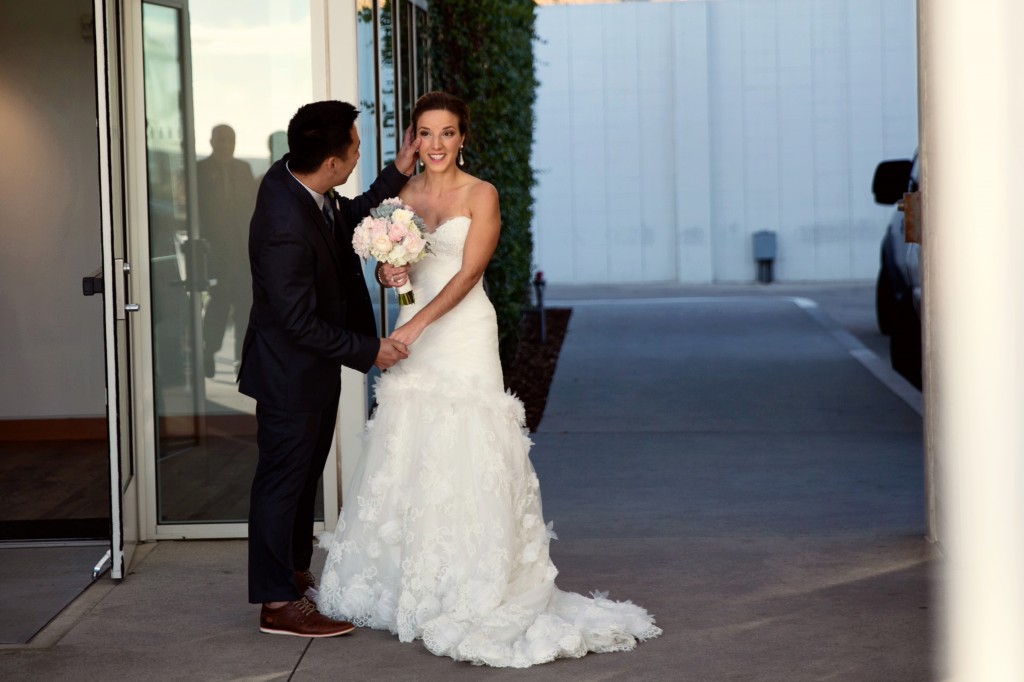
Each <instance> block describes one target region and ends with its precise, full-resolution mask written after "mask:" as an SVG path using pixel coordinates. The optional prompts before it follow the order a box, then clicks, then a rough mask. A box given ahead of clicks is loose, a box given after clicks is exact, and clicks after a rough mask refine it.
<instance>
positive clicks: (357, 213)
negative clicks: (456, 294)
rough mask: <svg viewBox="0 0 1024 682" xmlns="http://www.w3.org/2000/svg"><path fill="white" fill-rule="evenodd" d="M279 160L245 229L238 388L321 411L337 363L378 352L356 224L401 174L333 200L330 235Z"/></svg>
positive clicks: (391, 172)
mask: <svg viewBox="0 0 1024 682" xmlns="http://www.w3.org/2000/svg"><path fill="white" fill-rule="evenodd" d="M287 160H288V157H287V156H285V157H284V158H283V159H281V160H280V161H278V162H277V163H275V164H274V165H273V166H271V167H270V170H269V171H267V174H266V175H265V176H264V178H263V181H262V182H261V183H260V188H259V193H258V194H257V197H256V210H255V212H254V213H253V217H252V222H251V223H250V226H249V264H250V268H251V270H252V293H253V301H252V309H251V311H250V313H249V327H248V329H247V330H246V332H245V341H244V343H243V346H242V364H241V368H240V369H239V373H238V381H239V391H241V392H242V393H244V394H245V395H248V396H251V397H253V398H255V399H256V400H257V401H258V402H260V403H264V404H267V405H269V406H272V407H275V408H278V409H284V410H296V411H314V410H322V409H325V408H326V407H327V406H328V405H329V404H330V403H331V401H333V400H334V399H335V398H336V396H337V392H338V387H339V382H340V365H345V366H348V367H351V368H353V369H356V370H359V371H360V372H368V371H369V370H370V368H371V367H372V366H373V361H374V360H375V359H376V357H377V352H378V350H379V349H380V340H379V339H378V338H377V335H376V324H375V323H374V318H373V308H372V306H371V304H370V294H369V292H368V291H367V289H366V283H365V281H364V280H363V271H362V264H361V262H360V260H359V257H358V256H357V255H356V254H355V253H354V252H353V251H352V246H351V243H352V228H353V227H354V226H355V225H356V224H357V223H358V222H359V221H360V220H361V219H362V218H364V217H365V216H366V215H368V214H369V212H370V209H371V208H373V207H375V206H377V205H378V204H380V202H381V201H383V200H384V199H387V198H389V197H393V196H397V194H398V191H399V190H400V189H401V188H402V186H403V185H404V184H405V181H406V179H407V178H406V176H404V175H403V174H402V173H400V172H399V171H398V170H397V169H396V168H395V167H394V166H393V165H392V166H388V167H387V168H385V169H384V170H383V171H382V172H381V174H380V176H379V177H378V178H377V180H376V181H374V183H373V185H372V186H371V187H370V189H369V190H368V191H367V192H366V193H365V194H363V195H361V196H359V197H356V198H355V199H346V198H341V199H338V200H336V201H335V203H334V204H333V205H334V209H335V210H334V215H335V223H336V225H335V236H333V237H332V236H331V233H330V228H329V227H328V226H327V221H326V220H325V219H324V216H323V214H322V213H321V212H320V209H319V208H318V207H317V205H316V201H315V200H314V199H313V197H312V195H310V193H309V191H308V190H307V189H306V188H305V187H304V186H303V185H302V184H301V183H300V182H299V181H298V180H296V179H295V178H294V177H292V174H291V173H290V172H289V171H288V169H287V168H286V167H285V163H286V162H287Z"/></svg>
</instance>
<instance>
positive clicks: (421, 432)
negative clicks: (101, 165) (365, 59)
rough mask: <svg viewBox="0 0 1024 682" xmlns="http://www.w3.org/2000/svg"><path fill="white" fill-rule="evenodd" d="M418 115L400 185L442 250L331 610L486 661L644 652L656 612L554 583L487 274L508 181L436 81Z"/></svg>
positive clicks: (415, 272) (520, 663)
mask: <svg viewBox="0 0 1024 682" xmlns="http://www.w3.org/2000/svg"><path fill="white" fill-rule="evenodd" d="M412 119H413V130H414V131H415V134H416V135H417V136H418V137H419V159H420V162H421V163H422V164H423V166H424V167H425V172H422V173H419V174H418V175H415V176H414V177H413V178H412V179H410V180H409V182H408V183H407V184H406V185H405V187H404V188H403V189H402V191H401V194H400V197H401V198H402V200H403V201H405V202H406V203H407V204H409V205H411V206H412V207H413V208H414V210H415V211H416V212H417V213H418V214H419V215H420V216H421V217H422V218H423V219H424V221H425V222H426V224H427V226H428V235H427V241H428V243H429V246H430V253H429V254H428V255H427V256H426V257H425V258H424V259H423V260H421V261H419V262H418V263H416V264H415V265H413V266H412V267H411V270H410V272H409V273H408V274H409V278H410V281H411V282H412V284H413V288H414V295H415V299H416V300H415V303H413V304H411V305H406V306H402V308H401V312H400V313H399V316H398V327H397V328H396V329H395V331H394V333H393V334H392V335H391V337H392V338H394V339H396V340H399V341H401V342H403V343H406V344H408V345H409V349H410V350H409V357H408V359H406V360H403V361H402V362H401V363H399V364H398V365H396V366H395V367H394V368H392V369H390V370H388V371H387V373H386V374H385V375H384V376H383V377H382V378H381V379H380V380H379V382H378V384H377V387H376V391H377V392H376V395H377V403H378V407H377V411H376V413H375V414H374V417H373V419H372V420H371V421H370V422H369V423H368V425H367V430H366V444H365V449H364V457H363V460H362V461H361V462H360V463H359V465H358V466H357V469H356V472H355V476H354V478H353V481H352V485H351V487H350V489H349V490H348V491H347V493H348V494H347V495H346V496H345V504H344V507H343V508H342V510H341V516H340V518H339V521H338V529H337V531H336V533H335V535H334V537H333V538H329V537H328V538H325V539H324V542H325V544H327V546H328V547H329V552H328V557H327V562H326V564H325V567H324V575H323V579H322V581H321V586H320V589H319V595H318V599H317V601H318V606H319V608H320V610H321V611H322V612H323V613H324V614H325V615H328V616H330V617H333V618H343V619H346V620H350V621H352V622H353V623H355V624H357V625H362V626H368V627H371V628H376V629H382V630H383V629H387V630H389V631H391V632H392V633H395V634H397V635H398V637H399V639H400V640H401V641H403V642H410V641H413V640H415V639H418V638H419V639H422V640H423V643H424V645H425V646H426V647H427V649H429V650H430V651H431V652H432V653H434V654H436V655H439V656H442V655H443V656H450V657H452V658H453V659H455V660H459V661H470V662H472V663H475V664H486V665H490V666H497V667H517V668H523V667H527V666H531V665H534V664H538V663H546V662H548V661H552V660H554V659H556V658H564V657H580V656H583V655H585V654H586V653H587V652H588V651H595V652H599V651H625V650H628V649H632V648H633V647H635V646H636V642H637V640H645V639H649V638H652V637H656V636H658V635H659V634H661V629H660V628H658V627H657V626H655V625H654V618H653V617H652V616H651V615H650V614H648V613H647V612H646V611H645V610H644V609H642V608H641V607H639V606H636V605H634V604H632V603H630V602H615V601H611V600H609V599H607V598H606V597H604V596H603V595H599V594H596V593H595V595H594V596H593V597H584V596H582V595H579V594H575V593H569V592H563V591H561V590H559V589H558V588H557V587H556V586H555V582H554V581H555V576H556V575H557V573H558V571H557V570H556V569H555V566H554V564H552V562H551V559H550V558H549V556H548V544H549V541H550V539H551V538H552V537H554V534H553V533H552V532H551V529H550V528H551V527H550V524H549V525H547V526H546V525H545V524H544V521H543V517H542V514H541V500H540V488H539V483H538V480H537V475H536V474H535V473H534V470H533V466H532V465H531V463H530V460H529V457H528V452H529V447H530V445H531V443H530V440H529V438H528V437H527V435H526V431H525V429H524V426H523V423H524V412H523V406H522V404H521V403H520V402H519V400H518V399H516V398H515V397H514V396H512V395H509V394H507V393H506V392H505V391H504V389H503V383H502V373H501V366H500V363H499V360H498V337H497V325H496V322H495V313H494V308H493V307H492V306H491V304H490V302H489V301H488V299H487V296H486V294H485V293H484V289H483V284H482V281H481V277H482V276H483V274H484V269H485V268H486V267H487V263H488V261H489V260H490V258H491V254H492V253H493V252H494V248H495V246H496V245H497V243H498V235H499V232H500V224H501V218H500V214H499V210H498V193H497V191H496V190H495V189H494V187H493V186H492V185H490V184H489V183H487V182H484V181H483V180H480V179H478V178H475V177H473V176H472V175H469V174H468V173H466V172H464V171H463V170H462V169H461V168H460V166H461V165H462V144H463V142H464V141H465V139H466V133H467V129H468V127H469V110H468V108H467V107H466V105H465V103H463V102H462V101H461V100H459V99H458V98H456V97H453V96H451V95H448V94H445V93H442V92H431V93H428V94H426V95H424V96H423V97H421V98H420V99H419V100H418V101H417V103H416V106H415V108H414V109H413V114H412ZM387 272H392V271H391V270H388V271H387ZM404 277H405V272H404V271H399V272H398V273H397V276H396V277H394V278H392V279H391V282H390V283H391V284H400V283H401V282H402V280H403V279H404Z"/></svg>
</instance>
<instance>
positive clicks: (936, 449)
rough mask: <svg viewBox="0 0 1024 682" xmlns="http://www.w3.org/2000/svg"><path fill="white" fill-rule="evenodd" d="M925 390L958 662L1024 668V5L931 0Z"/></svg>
mask: <svg viewBox="0 0 1024 682" xmlns="http://www.w3.org/2000/svg"><path fill="white" fill-rule="evenodd" d="M918 11H919V31H920V33H919V35H920V40H921V50H920V57H921V63H920V74H921V77H920V91H921V109H922V122H923V126H922V137H921V149H922V160H923V173H924V183H925V185H924V193H925V194H924V207H923V210H924V223H925V235H924V247H925V259H924V267H925V282H924V286H925V296H926V300H925V320H926V327H927V341H926V358H927V363H928V368H927V374H926V381H927V391H926V395H925V400H926V405H927V411H928V419H927V422H926V425H927V428H928V438H927V442H928V446H929V451H930V453H931V454H932V456H933V457H934V462H935V471H936V473H937V475H938V480H937V488H936V492H937V495H936V498H935V502H936V506H937V508H938V511H939V525H938V528H937V536H938V539H939V541H940V542H941V543H942V545H943V549H944V551H945V554H946V558H947V565H948V574H947V582H948V587H947V592H946V603H945V607H946V609H945V611H946V614H947V619H946V624H945V625H946V627H945V629H944V633H943V634H944V637H945V639H946V641H945V645H944V646H942V645H940V646H939V647H938V649H939V650H940V651H944V652H948V654H947V655H948V657H949V658H948V661H946V662H944V665H943V667H944V668H945V669H946V670H947V671H948V673H949V678H948V679H952V680H957V681H963V682H978V681H987V680H1021V679H1024V646H1022V644H1021V643H1022V642H1024V532H1022V531H1024V523H1022V521H1024V476H1022V471H1024V449H1022V445H1024V360H1022V358H1024V344H1022V340H1024V334H1022V331H1024V330H1022V320H1024V264H1022V257H1024V248H1022V247H1024V231H1022V230H1021V227H1022V226H1021V219H1020V215H1021V213H1020V207H1019V202H1017V201H1015V199H1017V197H1018V196H1020V195H1021V194H1022V193H1024V162H1022V158H1024V148H1022V146H1021V141H1022V140H1021V137H1022V134H1021V132H1020V128H1021V125H1022V124H1024V80H1022V74H1021V65H1022V64H1024V40H1021V38H1020V36H1019V32H1020V27H1021V26H1022V25H1024V23H1022V20H1024V9H1022V8H1021V6H1020V3H1019V0H944V1H942V0H939V1H936V0H931V1H928V0H919V1H918Z"/></svg>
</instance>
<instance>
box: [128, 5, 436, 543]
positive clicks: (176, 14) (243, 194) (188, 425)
mask: <svg viewBox="0 0 1024 682" xmlns="http://www.w3.org/2000/svg"><path fill="white" fill-rule="evenodd" d="M309 12H310V3H309V0H189V1H187V0H159V2H157V1H156V0H154V1H153V2H143V19H144V21H143V24H144V26H143V33H144V36H143V42H144V62H145V97H146V114H147V152H148V160H149V161H148V166H149V214H150V261H151V273H152V291H153V295H152V301H151V305H152V319H153V344H154V353H153V355H154V405H155V411H156V420H155V421H156V429H157V466H156V469H157V493H158V495H157V497H158V503H157V512H158V518H159V522H160V523H161V524H173V523H206V522H209V523H214V522H217V523H224V522H238V521H245V519H246V518H247V515H248V497H249V484H250V482H251V480H252V474H253V471H254V469H255V466H256V462H257V459H258V450H257V446H256V419H255V403H254V402H253V401H252V400H251V399H249V398H247V397H245V396H242V395H241V394H239V393H238V390H237V384H236V383H235V378H236V375H237V370H238V365H239V361H240V349H241V341H242V338H243V337H244V332H245V327H246V325H247V320H248V314H249V307H250V305H251V300H250V298H251V295H252V293H251V292H252V289H251V280H250V274H249V264H248V248H247V247H248V227H249V220H250V218H251V215H252V210H253V206H254V202H255V195H256V191H257V188H258V186H259V182H260V180H261V179H262V177H263V175H264V174H265V173H266V171H267V169H268V168H269V167H270V165H271V164H272V163H273V162H274V161H276V160H278V159H280V158H281V157H282V156H283V155H284V154H285V153H286V152H287V136H286V134H285V132H284V127H285V126H286V125H287V122H288V120H289V119H290V118H291V116H292V115H293V114H294V112H295V111H296V110H297V109H298V108H299V107H300V106H301V105H302V104H305V103H306V102H309V101H310V100H311V99H312V92H313V83H312V62H311V54H310V27H311V24H310V13H309ZM356 12H357V24H356V25H357V53H358V58H357V69H358V71H357V76H358V92H359V108H360V109H361V111H362V114H361V115H360V117H359V119H358V124H359V132H360V138H361V140H362V159H361V167H360V171H361V178H362V184H363V185H364V187H366V186H368V185H369V184H370V183H371V182H372V181H373V179H374V178H375V177H376V176H377V174H378V173H379V171H380V169H381V168H383V167H384V165H386V164H387V163H390V162H391V161H393V160H394V157H395V155H396V153H397V150H398V145H399V141H400V137H401V130H402V127H403V125H406V123H405V122H407V121H408V117H409V113H410V111H411V107H412V103H413V102H414V101H415V98H416V97H417V96H418V95H419V94H421V93H422V92H423V91H424V90H425V87H426V84H427V81H426V80H425V79H426V76H425V74H426V71H425V69H424V68H422V67H423V64H424V61H423V60H424V59H425V57H424V56H423V55H422V54H421V53H420V52H419V51H417V49H416V46H417V44H418V42H419V41H420V40H422V38H423V37H424V36H422V35H421V34H417V33H416V31H417V28H416V27H417V26H422V23H423V20H424V19H425V15H426V13H425V3H422V2H419V1H417V2H410V1H409V0H400V1H398V2H394V1H393V0H358V2H357V3H356ZM418 35H419V36H420V37H417V36H418ZM366 277H367V282H368V284H369V286H370V288H371V291H373V292H377V291H378V290H379V288H378V287H377V285H376V283H374V282H373V279H372V277H373V264H372V263H370V264H368V265H367V268H366ZM377 315H378V323H379V322H380V319H381V317H383V318H385V319H387V320H388V321H390V322H391V323H392V324H393V322H394V318H395V316H396V315H397V306H396V305H395V304H394V298H393V293H391V292H390V291H389V292H388V293H387V294H386V295H385V296H381V297H380V301H379V303H378V306H377ZM386 326H387V327H389V328H390V326H391V325H390V324H389V325H386ZM368 384H369V385H370V387H371V390H372V377H371V381H370V382H368ZM319 511H320V513H322V506H320V508H319Z"/></svg>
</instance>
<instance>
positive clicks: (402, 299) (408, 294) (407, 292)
mask: <svg viewBox="0 0 1024 682" xmlns="http://www.w3.org/2000/svg"><path fill="white" fill-rule="evenodd" d="M395 291H397V292H398V305H409V304H410V303H415V302H416V297H415V296H414V295H413V293H412V283H411V282H409V281H408V280H406V281H405V284H403V285H402V286H400V287H398V288H397V289H395Z"/></svg>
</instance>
